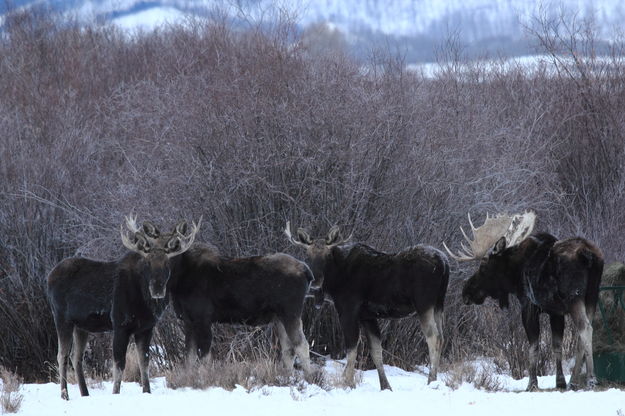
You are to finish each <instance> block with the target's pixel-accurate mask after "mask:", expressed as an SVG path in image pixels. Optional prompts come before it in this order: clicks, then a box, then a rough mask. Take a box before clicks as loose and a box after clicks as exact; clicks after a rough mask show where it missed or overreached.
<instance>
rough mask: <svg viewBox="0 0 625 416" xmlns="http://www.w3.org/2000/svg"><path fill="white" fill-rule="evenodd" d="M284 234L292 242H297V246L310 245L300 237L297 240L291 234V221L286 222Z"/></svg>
mask: <svg viewBox="0 0 625 416" xmlns="http://www.w3.org/2000/svg"><path fill="white" fill-rule="evenodd" d="M284 234H285V235H286V237H287V238H288V239H289V241H290V242H291V243H292V244H295V245H296V246H301V247H308V245H307V244H305V243H303V242H301V241H299V239H297V240H296V239H295V238H294V237H293V234H291V221H287V222H286V228H285V229H284Z"/></svg>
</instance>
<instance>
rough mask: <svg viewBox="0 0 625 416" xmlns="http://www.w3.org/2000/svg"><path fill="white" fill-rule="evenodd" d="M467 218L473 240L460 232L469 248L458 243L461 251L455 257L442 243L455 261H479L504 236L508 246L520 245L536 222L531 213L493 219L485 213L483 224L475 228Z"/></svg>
mask: <svg viewBox="0 0 625 416" xmlns="http://www.w3.org/2000/svg"><path fill="white" fill-rule="evenodd" d="M467 216H468V218H469V225H470V226H471V232H472V233H473V239H472V240H471V239H470V238H469V237H467V234H466V233H465V232H464V230H463V229H462V227H460V231H461V232H462V235H463V236H464V238H465V239H466V240H467V242H468V243H469V247H467V246H465V245H464V243H460V246H461V247H462V250H459V251H458V255H455V254H453V253H452V252H451V250H449V248H448V247H447V245H446V244H445V243H443V246H444V247H445V250H447V253H448V254H449V255H450V256H451V257H452V258H454V259H455V260H457V261H471V260H479V259H481V258H482V257H484V256H485V255H486V253H488V250H489V249H490V248H491V247H492V246H493V245H494V244H495V243H496V242H497V240H499V239H500V238H501V237H504V236H505V237H506V242H507V245H508V246H513V245H516V244H518V243H520V242H521V241H522V240H523V239H525V238H526V237H527V236H529V235H530V234H531V232H532V230H533V228H534V223H535V221H536V214H534V213H533V212H531V211H528V212H525V213H524V214H517V215H507V214H498V215H495V216H494V217H491V216H489V214H488V213H487V214H486V220H485V221H484V224H483V225H482V226H480V227H478V228H475V226H474V225H473V222H472V221H471V215H469V214H467Z"/></svg>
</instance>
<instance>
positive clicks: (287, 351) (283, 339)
mask: <svg viewBox="0 0 625 416" xmlns="http://www.w3.org/2000/svg"><path fill="white" fill-rule="evenodd" d="M274 324H275V328H276V330H277V331H278V339H279V340H280V355H281V357H282V364H283V365H284V368H285V369H286V370H287V371H291V370H292V369H293V361H295V352H294V350H293V345H292V344H291V340H290V339H289V336H288V335H287V333H286V328H285V327H284V324H283V323H282V321H281V320H280V319H276V320H275V321H274Z"/></svg>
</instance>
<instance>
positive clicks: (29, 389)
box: [19, 363, 625, 416]
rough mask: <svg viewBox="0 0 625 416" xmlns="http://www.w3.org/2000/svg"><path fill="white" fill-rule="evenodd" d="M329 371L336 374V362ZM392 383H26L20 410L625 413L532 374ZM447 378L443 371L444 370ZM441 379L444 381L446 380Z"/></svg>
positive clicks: (407, 376)
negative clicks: (115, 387)
mask: <svg viewBox="0 0 625 416" xmlns="http://www.w3.org/2000/svg"><path fill="white" fill-rule="evenodd" d="M327 370H328V372H329V373H333V372H334V373H337V372H338V371H339V367H338V365H337V364H335V363H331V364H328V367H327ZM386 371H387V376H388V378H389V381H390V383H391V385H392V387H393V390H394V391H392V392H390V391H379V387H378V377H377V373H376V372H375V371H374V370H372V371H366V372H363V377H362V384H360V385H359V386H358V387H357V388H355V389H351V390H349V389H347V390H343V389H340V388H339V389H333V390H330V391H324V390H322V389H321V388H320V387H318V386H315V385H309V386H306V387H305V388H304V389H297V388H295V387H263V388H260V389H258V390H254V391H252V392H247V391H246V390H245V389H244V388H243V387H238V388H237V389H235V390H234V391H226V390H223V389H221V388H210V389H207V390H203V391H200V390H191V389H178V390H172V389H169V388H167V387H166V383H165V379H164V378H153V379H152V394H142V393H141V389H140V387H139V385H138V384H136V383H123V384H122V392H121V394H120V395H116V396H113V395H112V394H111V383H104V384H103V385H102V388H93V387H92V388H91V389H90V393H91V396H90V397H80V394H79V392H78V387H77V386H76V385H71V386H70V391H69V393H70V398H71V400H70V401H69V402H66V401H63V400H61V398H60V389H59V386H58V385H57V384H54V383H48V384H27V385H24V386H23V388H22V391H21V393H22V394H23V395H24V399H23V403H22V407H21V409H20V411H19V414H20V415H37V416H39V415H70V416H71V415H77V416H78V415H80V416H85V415H89V416H99V415H107V416H110V415H150V416H155V415H182V414H185V415H186V414H192V415H201V414H202V415H203V414H206V415H223V414H226V415H228V416H236V415H254V416H264V415H271V416H275V415H311V416H320V415H351V414H353V415H374V414H375V415H385V414H389V413H392V414H398V415H399V414H414V415H431V414H442V415H462V416H469V415H479V416H488V415H502V414H504V415H506V416H515V415H523V416H527V415H531V416H538V415H550V416H552V415H554V414H563V415H610V416H622V415H623V414H625V391H623V390H618V389H609V390H605V391H577V392H573V391H565V392H560V391H539V392H535V393H527V392H525V391H524V390H525V387H526V385H527V379H522V380H513V379H511V378H510V377H507V376H499V380H500V382H501V385H502V386H503V388H504V391H500V392H485V391H481V390H478V389H476V388H475V387H474V386H473V385H469V384H464V385H462V386H460V388H458V389H457V390H452V389H450V388H449V387H447V386H446V385H445V384H444V383H443V382H441V381H437V382H435V383H432V384H430V385H429V386H428V385H427V383H426V380H427V379H426V376H424V375H422V374H421V373H416V372H415V373H412V372H406V371H403V370H401V369H398V368H395V367H390V366H387V367H386ZM442 377H444V375H442ZM442 377H439V378H442ZM538 384H539V386H540V388H541V389H550V388H554V387H555V377H553V376H547V377H540V378H539V381H538Z"/></svg>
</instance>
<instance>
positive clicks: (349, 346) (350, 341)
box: [335, 304, 360, 387]
mask: <svg viewBox="0 0 625 416" xmlns="http://www.w3.org/2000/svg"><path fill="white" fill-rule="evenodd" d="M335 305H336V304H335ZM339 320H340V321H341V329H342V330H343V339H344V341H345V350H346V351H347V365H346V366H345V371H344V372H343V378H344V379H345V383H346V384H347V385H348V386H350V387H354V372H355V368H356V355H357V353H358V335H359V334H360V327H359V326H358V320H357V319H356V316H355V313H354V314H352V313H340V312H339Z"/></svg>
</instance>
